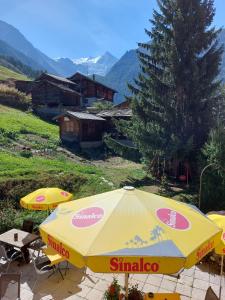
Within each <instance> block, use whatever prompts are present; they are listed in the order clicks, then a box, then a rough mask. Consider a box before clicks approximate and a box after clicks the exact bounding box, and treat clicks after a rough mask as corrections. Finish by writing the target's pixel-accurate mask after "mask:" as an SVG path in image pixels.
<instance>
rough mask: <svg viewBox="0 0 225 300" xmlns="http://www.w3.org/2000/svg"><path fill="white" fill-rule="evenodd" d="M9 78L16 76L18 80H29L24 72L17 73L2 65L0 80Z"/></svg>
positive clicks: (0, 67)
mask: <svg viewBox="0 0 225 300" xmlns="http://www.w3.org/2000/svg"><path fill="white" fill-rule="evenodd" d="M9 78H14V79H17V80H29V79H28V77H26V76H25V75H23V74H19V73H16V72H14V71H12V70H10V69H8V68H5V67H3V66H0V80H6V79H9Z"/></svg>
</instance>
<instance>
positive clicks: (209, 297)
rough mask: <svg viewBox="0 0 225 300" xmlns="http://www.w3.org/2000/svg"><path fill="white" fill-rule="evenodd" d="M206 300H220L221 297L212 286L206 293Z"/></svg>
mask: <svg viewBox="0 0 225 300" xmlns="http://www.w3.org/2000/svg"><path fill="white" fill-rule="evenodd" d="M205 300H219V297H217V295H216V294H215V292H214V291H213V289H212V288H211V286H210V287H209V288H208V290H207V291H206V295H205Z"/></svg>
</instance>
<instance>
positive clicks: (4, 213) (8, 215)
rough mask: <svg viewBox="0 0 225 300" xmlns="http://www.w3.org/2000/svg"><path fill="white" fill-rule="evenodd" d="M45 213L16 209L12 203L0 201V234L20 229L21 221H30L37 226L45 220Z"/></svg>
mask: <svg viewBox="0 0 225 300" xmlns="http://www.w3.org/2000/svg"><path fill="white" fill-rule="evenodd" d="M46 216H47V215H46V211H29V210H26V209H16V207H15V203H13V202H12V201H0V220H1V222H0V234H1V233H3V232H6V231H8V230H10V229H12V228H21V227H22V224H23V221H24V220H26V219H30V220H32V221H33V222H34V223H35V225H37V226H39V225H40V224H41V223H42V222H43V221H44V219H46Z"/></svg>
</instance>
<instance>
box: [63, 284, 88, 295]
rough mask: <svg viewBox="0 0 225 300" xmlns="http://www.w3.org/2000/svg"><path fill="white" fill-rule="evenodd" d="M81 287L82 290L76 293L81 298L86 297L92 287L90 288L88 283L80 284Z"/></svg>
mask: <svg viewBox="0 0 225 300" xmlns="http://www.w3.org/2000/svg"><path fill="white" fill-rule="evenodd" d="M79 288H80V291H79V292H77V293H76V296H79V297H81V298H85V297H86V296H87V294H88V293H89V292H90V291H91V290H92V288H90V287H88V286H86V285H83V284H80V285H79ZM69 299H70V298H69Z"/></svg>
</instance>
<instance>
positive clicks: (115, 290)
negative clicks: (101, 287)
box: [104, 278, 121, 300]
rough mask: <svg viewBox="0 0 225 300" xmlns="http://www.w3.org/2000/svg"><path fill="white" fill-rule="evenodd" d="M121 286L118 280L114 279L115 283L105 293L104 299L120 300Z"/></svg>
mask: <svg viewBox="0 0 225 300" xmlns="http://www.w3.org/2000/svg"><path fill="white" fill-rule="evenodd" d="M120 291H121V286H120V285H119V284H118V281H117V279H116V278H113V282H112V283H111V284H110V286H109V287H108V289H107V290H106V291H105V293H104V299H106V300H120V299H121V295H120Z"/></svg>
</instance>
